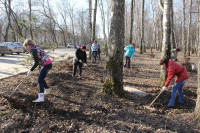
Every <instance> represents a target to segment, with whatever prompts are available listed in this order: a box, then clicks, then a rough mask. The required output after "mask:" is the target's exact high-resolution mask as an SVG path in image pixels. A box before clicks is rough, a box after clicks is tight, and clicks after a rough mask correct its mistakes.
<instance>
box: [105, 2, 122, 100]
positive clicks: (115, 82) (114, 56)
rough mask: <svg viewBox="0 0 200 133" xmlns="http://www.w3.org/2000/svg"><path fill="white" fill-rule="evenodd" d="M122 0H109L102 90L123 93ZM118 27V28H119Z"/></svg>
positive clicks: (116, 93) (110, 92) (114, 93)
mask: <svg viewBox="0 0 200 133" xmlns="http://www.w3.org/2000/svg"><path fill="white" fill-rule="evenodd" d="M124 6H125V1H124V0H110V20H111V25H110V39H109V46H111V49H110V52H109V59H108V62H107V66H106V68H107V74H108V75H107V78H106V79H105V83H104V87H103V89H102V92H104V93H108V94H112V95H119V96H123V95H124V90H123V51H124V50H123V47H124V46H123V44H124ZM119 27H120V28H119Z"/></svg>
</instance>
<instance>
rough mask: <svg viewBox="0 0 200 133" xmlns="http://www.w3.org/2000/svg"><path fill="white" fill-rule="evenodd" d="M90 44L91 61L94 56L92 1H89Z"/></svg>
mask: <svg viewBox="0 0 200 133" xmlns="http://www.w3.org/2000/svg"><path fill="white" fill-rule="evenodd" d="M89 37H90V39H89V43H90V48H89V59H91V55H92V50H91V46H92V0H89Z"/></svg>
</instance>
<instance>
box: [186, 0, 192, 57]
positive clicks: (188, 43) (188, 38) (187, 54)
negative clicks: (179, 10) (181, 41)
mask: <svg viewBox="0 0 200 133" xmlns="http://www.w3.org/2000/svg"><path fill="white" fill-rule="evenodd" d="M191 10H192V0H190V13H189V25H188V37H187V52H186V56H187V57H188V56H190V28H191V19H192V18H191Z"/></svg>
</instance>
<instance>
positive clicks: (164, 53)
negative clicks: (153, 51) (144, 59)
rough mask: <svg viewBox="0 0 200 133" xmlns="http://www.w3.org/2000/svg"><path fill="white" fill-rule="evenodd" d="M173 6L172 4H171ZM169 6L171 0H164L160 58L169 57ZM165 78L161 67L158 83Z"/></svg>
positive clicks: (162, 81) (162, 82)
mask: <svg viewBox="0 0 200 133" xmlns="http://www.w3.org/2000/svg"><path fill="white" fill-rule="evenodd" d="M172 6H173V5H172ZM170 7H171V0H164V10H163V43H162V55H161V59H162V58H171V45H170V33H171V28H170ZM165 79H166V72H165V71H164V70H163V69H161V73H160V80H161V82H160V84H161V85H163V84H164V82H165Z"/></svg>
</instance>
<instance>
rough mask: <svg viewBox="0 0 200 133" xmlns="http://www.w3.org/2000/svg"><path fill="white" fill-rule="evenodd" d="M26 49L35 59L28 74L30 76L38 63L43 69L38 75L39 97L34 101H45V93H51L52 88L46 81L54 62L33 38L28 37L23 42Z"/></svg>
mask: <svg viewBox="0 0 200 133" xmlns="http://www.w3.org/2000/svg"><path fill="white" fill-rule="evenodd" d="M23 45H24V47H25V49H26V50H27V51H29V52H30V54H31V55H32V57H33V59H34V64H33V66H32V67H31V69H30V70H29V71H28V72H27V76H30V75H31V74H32V72H33V70H35V68H36V67H37V66H38V65H41V66H42V67H41V70H40V73H39V76H38V87H39V92H38V99H36V100H34V101H33V102H44V94H49V93H50V88H49V87H48V85H47V83H46V82H45V80H44V79H45V77H46V76H47V74H48V72H49V70H50V69H51V68H52V62H51V59H50V58H49V56H48V55H47V54H46V52H45V51H44V50H43V49H41V48H40V47H39V46H38V45H36V44H34V43H33V41H32V40H28V39H26V40H25V41H24V43H23Z"/></svg>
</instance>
